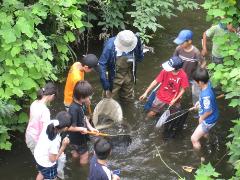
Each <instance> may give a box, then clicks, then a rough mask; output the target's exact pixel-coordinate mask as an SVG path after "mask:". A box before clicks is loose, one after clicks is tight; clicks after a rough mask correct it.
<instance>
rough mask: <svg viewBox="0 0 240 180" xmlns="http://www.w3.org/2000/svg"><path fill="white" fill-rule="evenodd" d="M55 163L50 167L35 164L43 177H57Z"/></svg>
mask: <svg viewBox="0 0 240 180" xmlns="http://www.w3.org/2000/svg"><path fill="white" fill-rule="evenodd" d="M57 166H58V165H57V163H56V164H55V165H53V166H51V167H43V166H41V165H39V164H37V169H38V171H39V172H41V174H42V175H43V177H44V179H56V178H57Z"/></svg>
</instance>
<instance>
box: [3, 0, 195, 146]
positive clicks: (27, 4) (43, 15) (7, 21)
mask: <svg viewBox="0 0 240 180" xmlns="http://www.w3.org/2000/svg"><path fill="white" fill-rule="evenodd" d="M173 4H176V6H173ZM185 8H190V9H193V8H197V4H196V3H194V2H193V1H187V0H184V1H180V0H162V1H158V0H154V1H148V0H131V1H128V0H11V1H10V0H3V1H1V7H0V45H1V48H0V63H1V66H0V85H1V86H0V100H2V101H4V103H5V104H9V105H11V106H12V107H13V110H14V111H15V113H14V114H13V115H12V116H11V117H9V116H4V114H1V111H0V117H1V119H0V140H1V143H2V144H3V143H8V145H9V146H8V147H7V148H6V147H3V146H2V144H1V145H0V149H9V148H10V142H9V141H8V140H9V136H8V135H7V132H8V131H9V130H21V131H23V130H24V128H25V125H26V122H27V120H28V116H27V114H26V113H24V112H26V110H25V109H27V108H28V107H29V104H30V102H29V100H32V99H35V98H36V90H37V89H38V88H39V87H41V86H43V84H44V83H45V82H46V81H48V80H53V81H56V80H57V74H58V73H59V72H60V71H62V70H64V69H66V67H67V61H69V59H70V58H71V59H73V60H76V55H75V53H74V51H73V50H72V48H71V43H72V42H75V44H77V43H79V42H80V43H85V38H86V39H87V43H86V44H88V35H89V32H90V29H91V28H92V27H93V26H94V25H96V26H97V27H101V28H102V31H103V33H101V35H102V36H101V37H103V38H106V37H108V36H109V35H110V34H111V33H113V31H114V30H120V29H124V28H125V27H126V26H131V24H133V26H134V27H136V28H137V31H139V32H140V34H141V36H142V39H143V40H144V41H145V42H148V40H149V38H151V36H150V35H149V34H152V32H155V31H156V29H157V28H158V27H162V26H161V25H160V24H159V23H158V20H157V19H158V17H160V16H165V17H169V18H170V17H171V16H174V12H175V10H179V11H182V10H183V9H185ZM146 22H148V23H146ZM96 26H95V27H96ZM85 34H86V36H85ZM82 37H83V39H84V41H81V40H82V39H81V38H82ZM87 49H88V48H86V51H87Z"/></svg>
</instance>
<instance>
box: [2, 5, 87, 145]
mask: <svg viewBox="0 0 240 180" xmlns="http://www.w3.org/2000/svg"><path fill="white" fill-rule="evenodd" d="M82 3H85V1H84V0H81V1H80V0H52V1H49V0H39V1H37V2H35V3H31V4H26V2H25V4H24V3H23V2H21V1H18V0H11V1H9V0H4V1H2V4H1V8H0V43H1V48H0V62H1V66H0V85H1V86H0V87H1V88H0V99H1V100H4V102H6V103H7V104H10V105H11V106H12V107H13V108H14V110H15V111H16V113H15V114H14V115H12V116H11V117H9V116H5V115H4V113H3V112H0V117H1V119H0V139H1V144H0V149H9V147H10V146H9V142H8V141H6V140H8V139H9V136H8V135H7V130H15V129H18V130H23V129H24V126H25V123H26V122H27V120H28V117H27V115H26V113H24V112H23V111H21V112H20V110H21V109H22V108H24V106H23V105H24V104H25V103H26V101H25V100H28V99H34V98H35V97H36V90H37V89H38V88H39V86H42V85H43V84H44V83H45V81H46V80H57V77H56V76H55V73H56V71H57V70H58V68H59V67H60V66H63V65H64V63H65V62H66V61H68V52H69V48H68V43H69V42H72V41H74V40H75V36H74V35H73V33H72V32H71V31H72V30H74V29H78V28H81V27H82V26H83V22H82V21H81V18H82V16H83V15H84V13H83V12H81V11H80V10H78V7H77V5H81V4H82ZM46 22H48V23H50V24H51V26H47V27H48V29H45V27H44V25H45V23H46ZM54 57H55V59H54ZM28 104H29V103H28ZM4 143H5V145H4ZM6 143H7V144H6Z"/></svg>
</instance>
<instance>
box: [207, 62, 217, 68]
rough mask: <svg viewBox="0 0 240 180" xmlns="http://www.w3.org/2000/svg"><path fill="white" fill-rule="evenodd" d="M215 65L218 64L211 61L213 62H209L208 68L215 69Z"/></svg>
mask: <svg viewBox="0 0 240 180" xmlns="http://www.w3.org/2000/svg"><path fill="white" fill-rule="evenodd" d="M215 66H216V64H215V63H211V64H209V65H208V66H207V67H208V69H213V68H214V67H215Z"/></svg>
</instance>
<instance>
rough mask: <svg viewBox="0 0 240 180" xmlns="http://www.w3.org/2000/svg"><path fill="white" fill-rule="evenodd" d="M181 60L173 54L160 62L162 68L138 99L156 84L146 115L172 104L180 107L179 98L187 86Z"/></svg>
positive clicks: (158, 111) (151, 114)
mask: <svg viewBox="0 0 240 180" xmlns="http://www.w3.org/2000/svg"><path fill="white" fill-rule="evenodd" d="M182 66H183V61H182V59H181V58H179V57H178V56H173V57H171V58H170V60H168V61H167V62H165V63H163V64H162V67H163V70H162V71H161V72H160V73H159V74H158V76H157V77H156V79H155V80H154V81H153V82H152V83H151V84H150V85H149V86H148V88H147V89H146V91H145V92H144V93H143V95H142V96H140V98H139V100H141V101H142V100H144V99H145V98H147V95H148V93H149V92H150V91H151V90H152V89H153V88H154V87H155V86H156V85H158V84H160V88H159V89H158V91H157V94H156V97H155V99H154V101H153V104H152V107H151V109H150V111H149V112H148V117H154V116H155V115H156V114H157V113H160V112H161V111H162V110H163V108H164V107H165V106H174V109H180V102H179V100H180V98H181V97H182V95H183V93H184V92H185V89H186V88H187V87H189V83H188V78H187V75H186V73H185V72H184V71H183V69H182Z"/></svg>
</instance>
